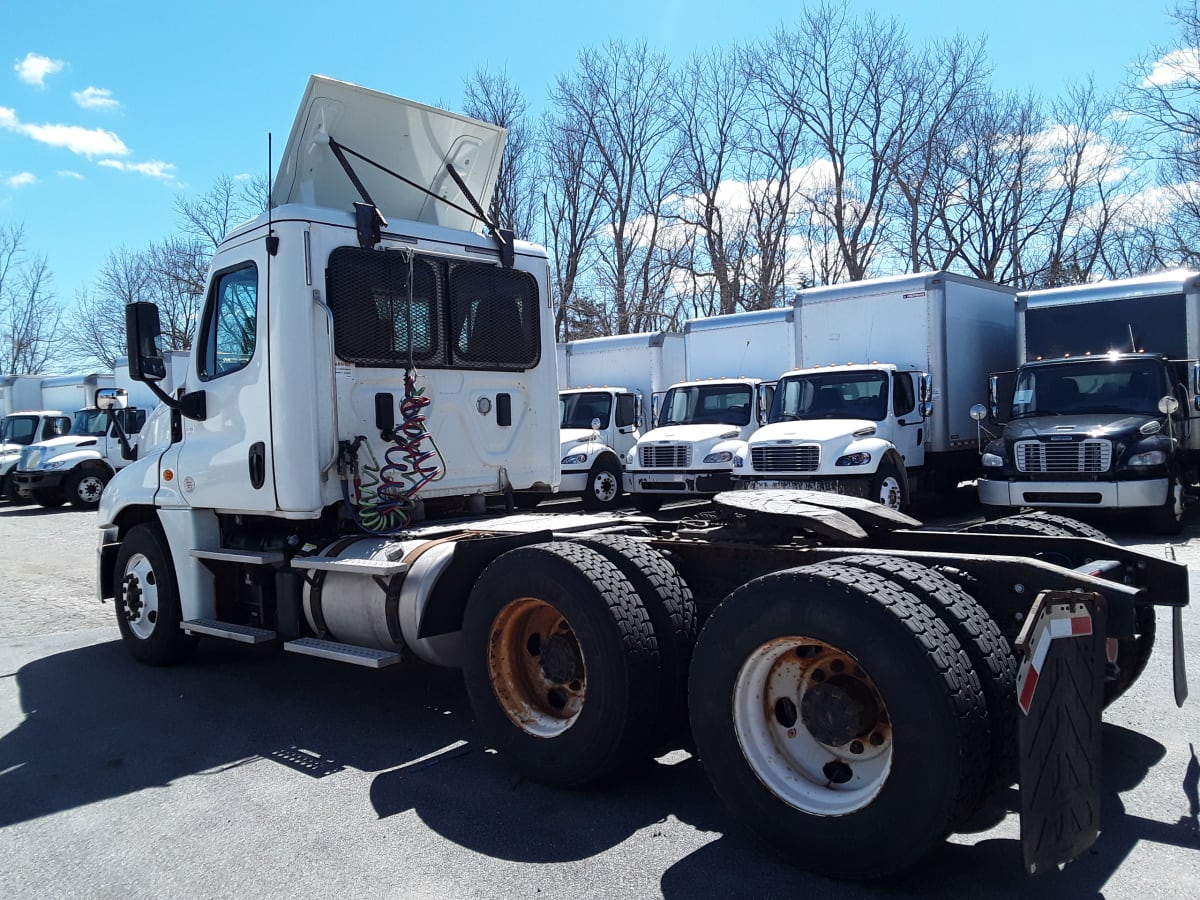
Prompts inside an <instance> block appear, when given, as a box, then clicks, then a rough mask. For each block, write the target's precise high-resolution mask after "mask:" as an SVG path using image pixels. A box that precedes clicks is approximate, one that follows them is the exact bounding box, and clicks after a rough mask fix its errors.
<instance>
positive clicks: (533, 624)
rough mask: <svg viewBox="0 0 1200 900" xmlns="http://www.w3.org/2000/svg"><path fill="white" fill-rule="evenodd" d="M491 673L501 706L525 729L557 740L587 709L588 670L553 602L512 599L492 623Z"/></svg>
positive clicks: (529, 732)
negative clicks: (585, 699) (585, 704)
mask: <svg viewBox="0 0 1200 900" xmlns="http://www.w3.org/2000/svg"><path fill="white" fill-rule="evenodd" d="M488 673H489V675H490V677H491V682H492V689H493V691H494V692H495V694H496V699H497V700H498V701H499V703H500V708H501V709H503V710H504V713H505V715H507V716H508V718H509V719H510V720H512V722H513V724H515V725H516V726H517V727H518V728H520V729H521V730H522V731H524V732H526V733H527V734H530V735H533V736H534V737H543V738H549V737H555V736H557V735H559V734H562V733H563V732H564V731H566V730H567V729H568V728H570V727H571V726H572V725H573V724H574V723H575V720H576V719H578V718H579V713H580V712H581V710H582V709H583V703H584V697H585V695H586V692H587V669H586V666H585V664H584V658H583V651H582V650H581V649H580V647H579V642H578V640H577V639H576V637H575V632H574V630H573V629H572V628H571V624H570V623H569V622H568V621H567V619H566V618H565V617H564V616H563V614H562V613H561V612H559V611H558V609H556V608H555V607H554V606H553V605H552V604H550V603H547V602H546V601H545V600H540V599H537V598H534V597H521V598H518V599H516V600H512V601H511V602H509V603H508V604H507V605H505V606H504V608H503V609H501V610H500V612H499V614H498V615H497V616H496V618H495V619H494V620H493V622H492V628H491V633H490V635H489V640H488Z"/></svg>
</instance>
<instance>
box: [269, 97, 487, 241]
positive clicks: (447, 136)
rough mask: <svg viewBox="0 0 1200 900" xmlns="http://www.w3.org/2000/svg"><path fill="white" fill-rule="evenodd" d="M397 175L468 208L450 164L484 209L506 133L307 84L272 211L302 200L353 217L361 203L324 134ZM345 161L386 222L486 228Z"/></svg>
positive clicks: (389, 100) (417, 106)
mask: <svg viewBox="0 0 1200 900" xmlns="http://www.w3.org/2000/svg"><path fill="white" fill-rule="evenodd" d="M331 137H332V138H333V139H334V140H335V141H337V143H338V144H340V145H342V146H343V147H346V148H349V149H351V150H354V151H355V152H357V153H361V154H362V155H363V156H365V157H367V158H368V159H371V160H374V161H375V162H376V163H378V164H379V165H381V166H385V167H386V168H388V169H390V170H391V171H393V172H396V173H398V174H400V175H403V176H404V177H405V178H407V179H409V180H410V181H412V182H415V183H416V184H419V185H421V186H422V187H425V188H427V189H429V190H431V191H433V192H434V193H435V194H437V195H438V196H439V197H444V198H446V199H447V200H449V201H451V202H452V203H455V204H457V205H458V206H461V207H463V208H464V209H471V203H470V201H469V200H467V198H466V197H464V196H463V194H462V192H461V191H460V190H459V189H458V185H456V184H455V183H454V180H453V179H452V178H451V177H450V173H449V172H448V171H447V170H446V164H447V163H453V164H454V168H455V169H456V170H457V171H458V174H459V175H460V176H462V179H463V181H464V182H466V185H467V187H468V188H469V189H470V190H471V193H472V194H473V195H474V196H475V199H476V200H478V201H479V205H480V206H481V207H483V209H485V210H486V209H487V208H488V205H489V204H490V203H491V200H492V191H493V190H494V189H495V185H496V176H497V173H498V172H499V169H500V159H501V156H502V155H503V153H504V137H505V130H504V129H503V128H500V127H499V126H496V125H489V124H487V123H485V122H478V121H476V120H474V119H468V118H467V117H465V116H459V115H456V114H454V113H450V112H446V111H445V110H441V109H436V108H435V107H432V106H425V105H424V104H421V103H415V102H413V101H411V100H403V99H401V98H399V97H393V96H391V95H390V94H382V93H379V92H378V91H371V90H367V89H366V88H361V87H358V86H357V85H353V84H347V83H346V82H343V81H334V80H333V79H331V78H325V77H323V76H320V75H313V76H312V77H311V78H310V79H309V80H308V88H307V90H306V91H305V92H304V99H303V100H302V101H301V103H300V109H299V111H298V112H297V113H296V121H295V123H294V124H293V125H292V131H291V134H290V135H289V136H288V142H287V146H286V148H285V149H284V151H283V158H282V159H281V160H280V164H279V173H278V175H277V176H276V178H275V185H274V187H273V189H272V190H271V205H272V206H281V205H283V204H285V203H300V204H304V205H307V206H317V207H325V208H329V209H338V210H343V211H347V212H348V211H350V210H352V209H353V207H354V203H356V202H361V201H362V199H363V198H362V197H361V196H360V195H359V192H358V190H357V189H356V188H355V187H354V183H353V182H352V181H351V180H350V178H349V176H348V175H347V174H346V172H345V170H344V169H343V168H342V166H341V164H340V163H339V162H338V160H337V158H336V157H335V156H334V154H333V151H332V150H331V149H330V147H329V141H328V139H329V138H331ZM346 158H347V160H348V161H349V163H350V166H351V168H352V169H353V170H354V172H355V174H356V175H357V176H358V178H359V180H360V181H362V183H363V186H364V187H365V188H366V189H367V193H369V194H370V195H371V199H372V200H374V201H375V205H376V206H378V207H379V210H380V212H382V213H383V215H384V217H385V218H387V219H391V218H397V219H409V220H412V221H415V222H425V223H428V224H432V225H445V226H447V227H450V228H458V229H463V230H468V231H481V230H482V229H483V225H482V224H481V223H480V222H479V221H478V220H477V219H475V218H474V217H473V216H471V215H469V214H467V213H465V212H459V211H458V210H456V209H454V208H453V207H451V206H448V205H446V204H445V203H442V202H441V201H439V200H436V199H434V198H433V197H430V196H429V195H428V194H426V193H424V192H422V191H420V190H418V189H416V188H413V187H410V186H409V185H407V184H405V183H404V182H402V181H400V180H399V179H398V178H395V177H393V176H392V175H389V174H387V173H386V172H382V171H380V170H379V169H377V168H376V167H375V166H372V165H370V164H368V163H366V162H363V161H362V160H361V159H358V158H357V157H355V156H354V155H353V154H350V153H347V154H346Z"/></svg>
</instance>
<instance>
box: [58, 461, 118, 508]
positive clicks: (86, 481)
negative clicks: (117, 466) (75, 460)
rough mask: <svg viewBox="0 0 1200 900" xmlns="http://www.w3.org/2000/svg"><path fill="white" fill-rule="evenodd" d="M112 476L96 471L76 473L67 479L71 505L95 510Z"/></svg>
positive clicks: (68, 497)
mask: <svg viewBox="0 0 1200 900" xmlns="http://www.w3.org/2000/svg"><path fill="white" fill-rule="evenodd" d="M110 478H111V476H110V475H108V473H106V472H101V471H98V470H96V469H90V470H83V471H80V472H75V473H74V474H72V475H71V477H70V478H68V479H67V484H66V489H65V491H64V492H65V493H66V495H67V499H68V500H70V501H71V505H72V506H74V507H77V508H79V509H95V508H96V507H97V506H99V505H100V495H101V494H103V493H104V486H105V485H106V484H108V482H109V479H110Z"/></svg>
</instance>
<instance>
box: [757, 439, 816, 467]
mask: <svg viewBox="0 0 1200 900" xmlns="http://www.w3.org/2000/svg"><path fill="white" fill-rule="evenodd" d="M750 461H751V462H752V463H753V464H754V471H756V472H815V471H816V470H817V469H818V468H819V467H820V465H821V447H820V445H819V444H802V445H800V446H799V447H793V446H787V447H751V448H750Z"/></svg>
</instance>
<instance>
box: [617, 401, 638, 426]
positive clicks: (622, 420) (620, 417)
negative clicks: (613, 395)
mask: <svg viewBox="0 0 1200 900" xmlns="http://www.w3.org/2000/svg"><path fill="white" fill-rule="evenodd" d="M636 424H637V397H635V396H634V395H633V394H618V395H617V427H618V428H625V427H627V426H629V425H636Z"/></svg>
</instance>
